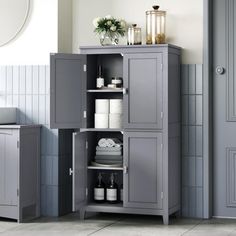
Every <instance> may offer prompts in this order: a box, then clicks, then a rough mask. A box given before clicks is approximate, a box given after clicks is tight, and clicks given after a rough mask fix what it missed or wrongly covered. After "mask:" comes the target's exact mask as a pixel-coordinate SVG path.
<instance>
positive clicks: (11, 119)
mask: <svg viewBox="0 0 236 236" xmlns="http://www.w3.org/2000/svg"><path fill="white" fill-rule="evenodd" d="M15 123H16V108H15V107H0V124H1V125H3V124H15Z"/></svg>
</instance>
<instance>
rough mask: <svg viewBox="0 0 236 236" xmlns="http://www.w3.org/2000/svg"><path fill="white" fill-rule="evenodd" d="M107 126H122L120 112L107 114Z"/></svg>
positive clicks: (118, 127) (114, 127)
mask: <svg viewBox="0 0 236 236" xmlns="http://www.w3.org/2000/svg"><path fill="white" fill-rule="evenodd" d="M109 128H111V129H120V128H122V114H109Z"/></svg>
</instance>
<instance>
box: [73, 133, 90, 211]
mask: <svg viewBox="0 0 236 236" xmlns="http://www.w3.org/2000/svg"><path fill="white" fill-rule="evenodd" d="M86 160H87V152H86V133H73V160H72V162H73V163H72V165H73V167H72V168H73V172H72V210H73V211H79V210H80V209H81V207H83V206H84V205H85V202H86V186H87V181H86V178H87V164H86Z"/></svg>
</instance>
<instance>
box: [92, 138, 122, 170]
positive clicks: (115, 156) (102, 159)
mask: <svg viewBox="0 0 236 236" xmlns="http://www.w3.org/2000/svg"><path fill="white" fill-rule="evenodd" d="M95 162H96V163H99V164H104V165H112V164H118V165H120V166H122V164H123V156H122V142H121V141H120V140H119V139H113V138H109V139H105V138H102V139H100V140H99V142H98V146H97V147H96V156H95Z"/></svg>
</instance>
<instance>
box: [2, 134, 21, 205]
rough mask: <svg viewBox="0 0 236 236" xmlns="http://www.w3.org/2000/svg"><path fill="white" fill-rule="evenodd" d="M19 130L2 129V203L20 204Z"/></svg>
mask: <svg viewBox="0 0 236 236" xmlns="http://www.w3.org/2000/svg"><path fill="white" fill-rule="evenodd" d="M17 140H18V132H16V131H13V130H0V205H5V206H6V205H7V206H17V205H18V196H17V195H18V194H17V192H18V181H19V178H18V175H19V168H18V166H19V164H18V163H19V149H18V147H17Z"/></svg>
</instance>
